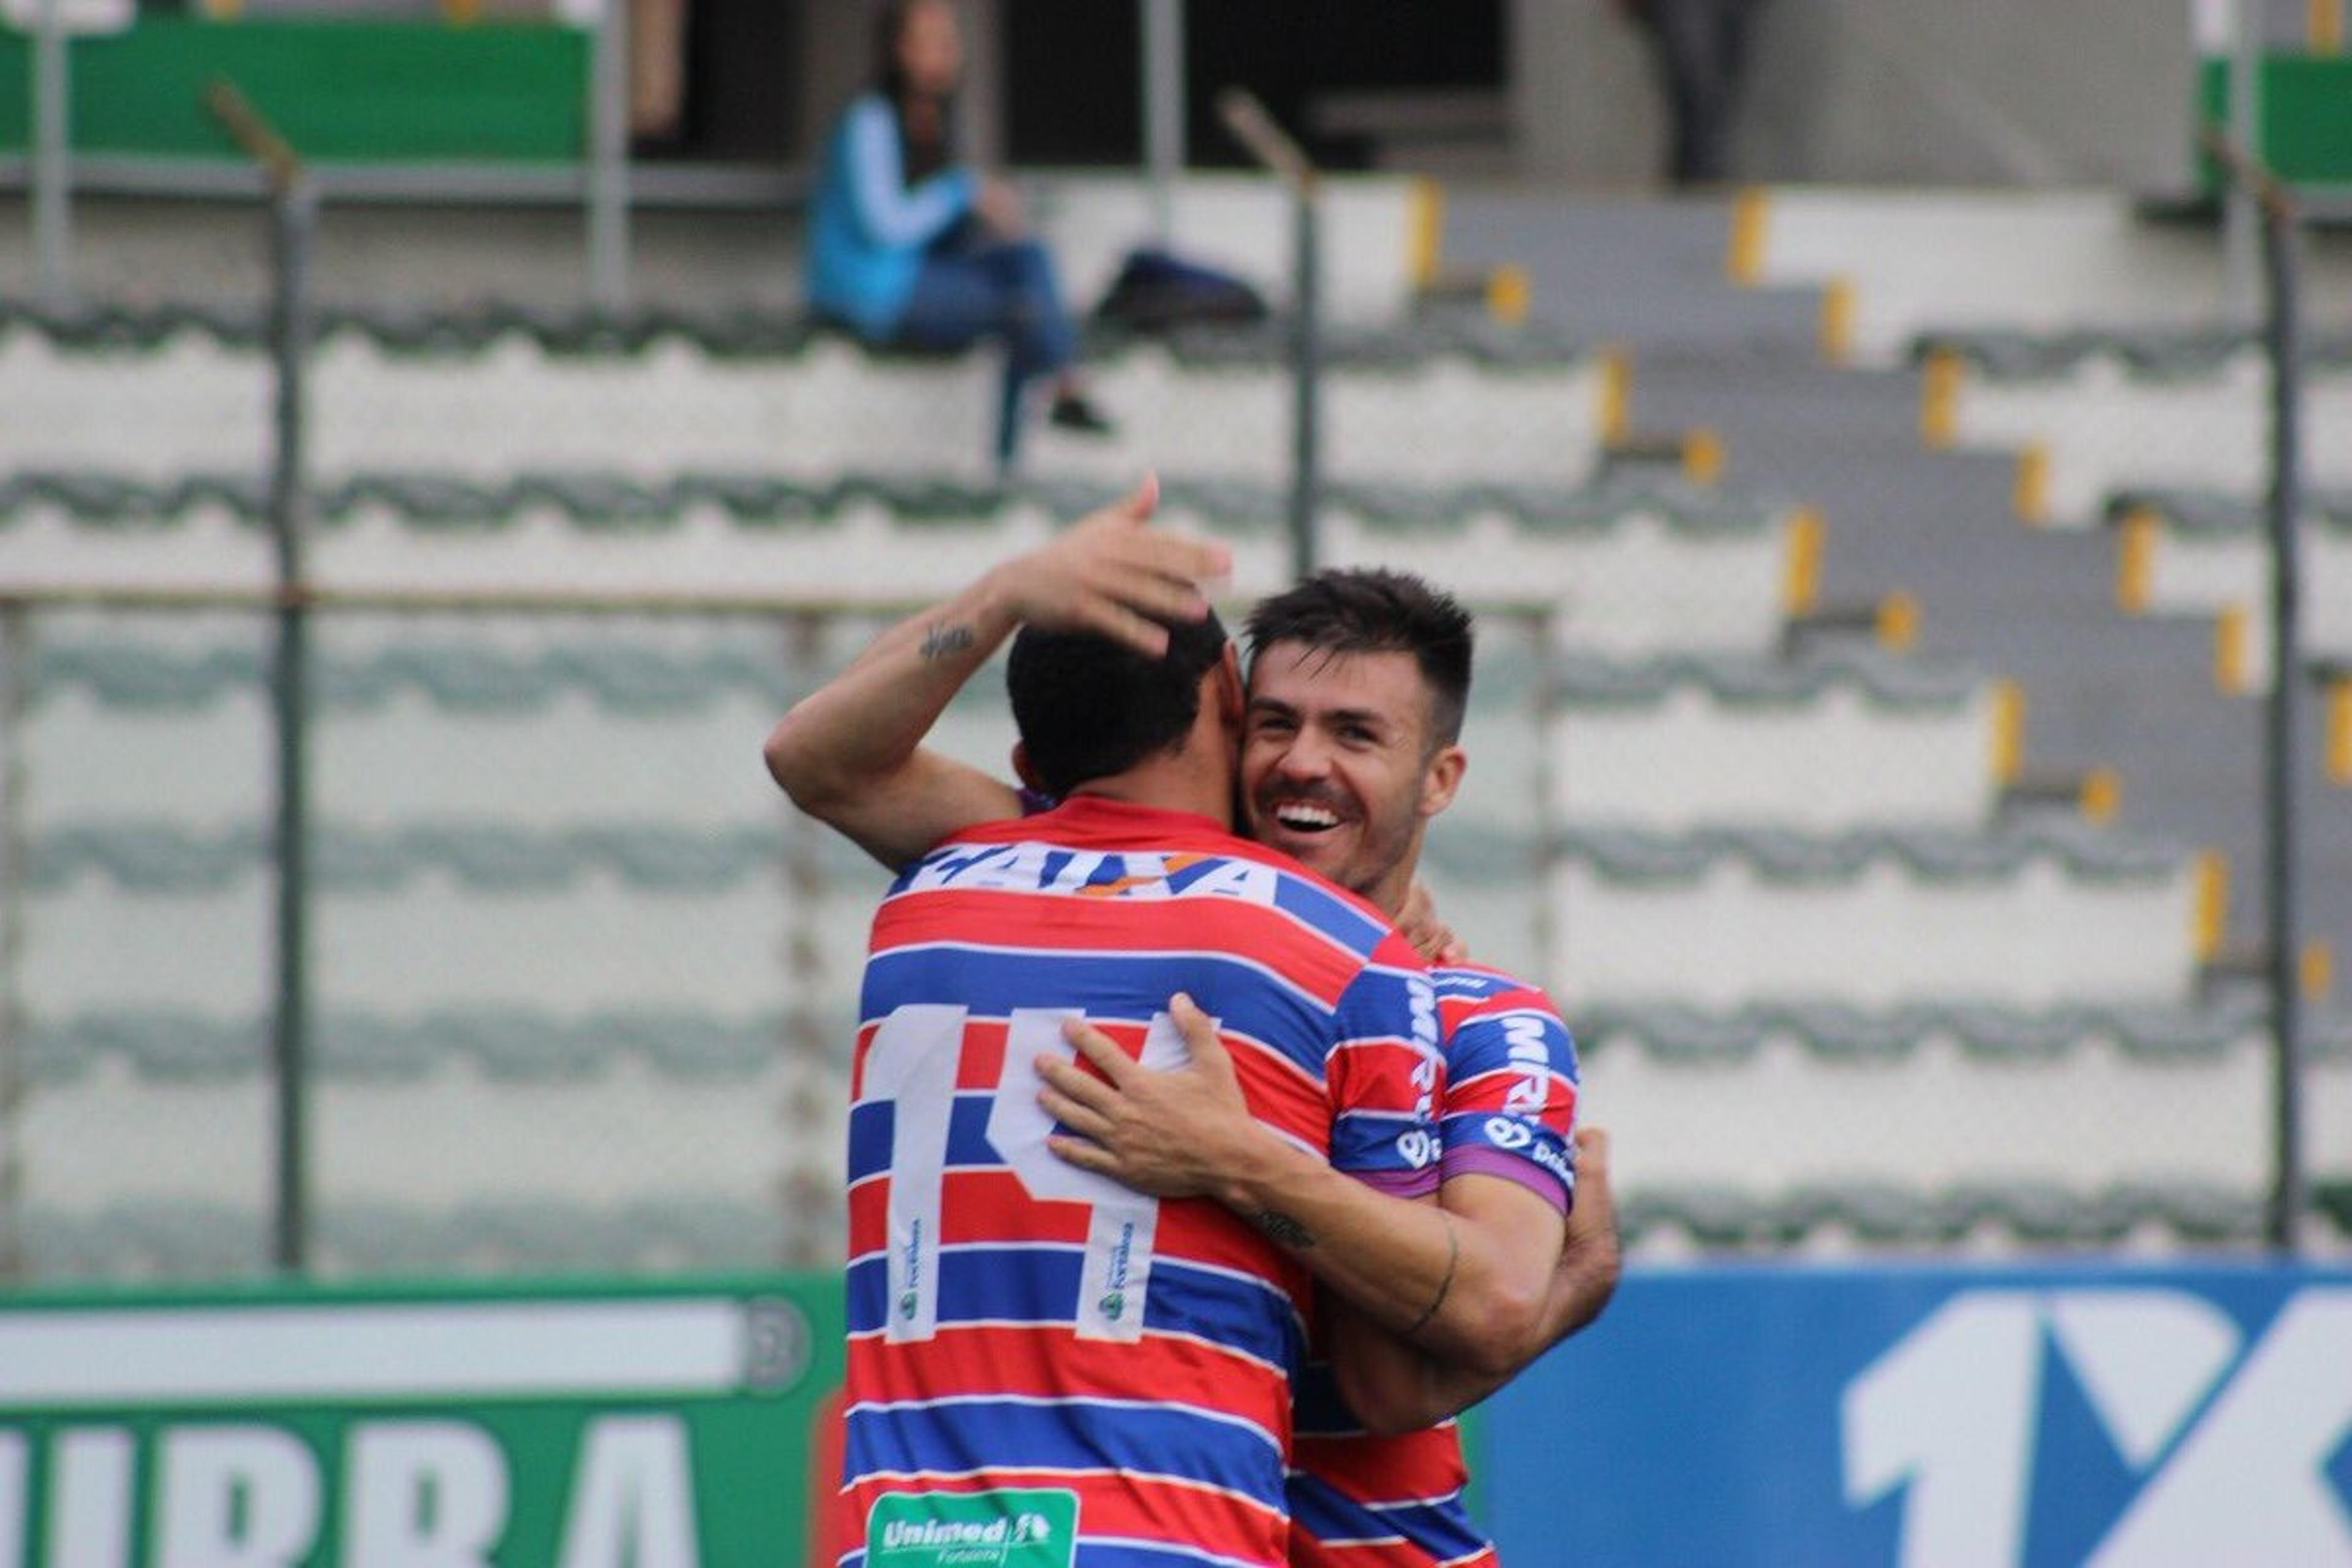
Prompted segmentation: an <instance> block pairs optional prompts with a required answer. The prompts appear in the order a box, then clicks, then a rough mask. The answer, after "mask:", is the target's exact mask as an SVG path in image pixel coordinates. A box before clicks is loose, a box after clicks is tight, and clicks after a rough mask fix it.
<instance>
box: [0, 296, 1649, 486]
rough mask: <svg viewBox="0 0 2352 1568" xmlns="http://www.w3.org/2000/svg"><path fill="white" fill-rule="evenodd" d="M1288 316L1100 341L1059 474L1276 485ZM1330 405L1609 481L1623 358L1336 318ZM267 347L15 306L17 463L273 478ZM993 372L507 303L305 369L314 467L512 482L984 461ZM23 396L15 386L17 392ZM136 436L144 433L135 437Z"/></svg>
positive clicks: (824, 338)
mask: <svg viewBox="0 0 2352 1568" xmlns="http://www.w3.org/2000/svg"><path fill="white" fill-rule="evenodd" d="M1285 354H1286V347H1285V340H1284V338H1283V335H1282V332H1281V331H1280V329H1278V328H1275V327H1268V328H1264V329H1251V328H1233V329H1221V330H1217V331H1190V332H1186V333H1183V334H1180V335H1179V336H1178V337H1177V338H1175V339H1174V340H1173V341H1172V342H1170V343H1167V344H1161V343H1160V342H1128V341H1122V340H1117V339H1110V340H1106V341H1103V342H1097V343H1096V344H1094V345H1093V346H1092V347H1091V348H1090V350H1089V359H1090V361H1091V366H1092V372H1093V377H1094V381H1095V384H1096V385H1097V388H1098V389H1099V391H1100V394H1101V396H1102V399H1103V401H1104V403H1105V404H1106V405H1108V406H1110V407H1113V408H1117V409H1118V410H1120V411H1121V418H1120V433H1119V435H1118V437H1117V438H1116V439H1111V440H1103V439H1097V438H1082V437H1067V436H1063V435H1060V434H1058V433H1056V432H1055V431H1053V430H1051V429H1046V430H1041V431H1040V432H1039V433H1038V435H1037V437H1036V440H1035V442H1034V448H1035V449H1034V451H1033V452H1031V453H1030V454H1029V457H1028V463H1027V467H1028V468H1029V470H1030V471H1032V472H1034V473H1038V474H1048V475H1061V476H1079V477H1087V478H1095V479H1113V480H1126V479H1129V478H1130V477H1131V476H1133V475H1134V474H1136V473H1138V472H1139V471H1141V470H1142V469H1144V468H1147V467H1157V468H1162V469H1165V470H1166V471H1168V472H1170V473H1189V474H1201V475H1205V476H1212V477H1216V478H1221V479H1240V480H1244V481H1251V482H1257V483H1270V482H1273V481H1275V480H1276V479H1279V478H1280V476H1282V475H1283V474H1284V473H1286V471H1287V466H1288V463H1289V458H1290V451H1291V448H1290V434H1289V428H1290V426H1289V419H1288V408H1289V400H1288V394H1287V393H1286V390H1285V388H1286V376H1285V374H1284V365H1285V363H1286V358H1285ZM1327 363H1328V367H1329V370H1328V380H1327V383H1326V389H1325V393H1324V402H1323V413H1322V418H1323V422H1324V430H1325V436H1324V440H1325V442H1326V443H1327V447H1326V449H1327V451H1328V456H1329V458H1330V459H1331V461H1332V462H1333V463H1334V465H1335V466H1336V467H1337V468H1339V471H1342V472H1345V473H1348V474H1349V475H1351V476H1354V477H1357V478H1359V479H1364V480H1387V481H1402V482H1409V483H1422V484H1429V483H1433V482H1438V481H1441V480H1444V479H1449V478H1451V477H1452V476H1454V475H1457V474H1461V473H1465V472H1468V473H1475V474H1477V475H1479V476H1480V477H1481V478H1482V479H1485V480H1486V481H1489V482H1497V483H1508V482H1517V483H1526V484H1537V485H1552V486H1573V485H1576V484H1580V483H1581V482H1582V481H1583V480H1585V479H1588V478H1590V477H1591V473H1592V471H1593V467H1594V463H1595V460H1596V458H1597V457H1598V455H1599V448H1600V444H1601V435H1602V425H1603V421H1604V418H1605V416H1606V412H1607V395H1608V384H1609V373H1608V370H1607V367H1606V365H1605V364H1604V363H1602V362H1601V361H1600V360H1599V359H1598V358H1596V357H1594V356H1591V355H1589V354H1583V353H1578V352H1576V351H1575V350H1573V349H1571V348H1570V347H1569V346H1568V345H1566V344H1564V343H1562V342H1559V341H1557V340H1553V339H1549V338H1545V337H1541V336H1534V335H1529V334H1526V333H1509V334H1505V333H1501V332H1497V331H1493V330H1491V329H1487V328H1485V327H1483V326H1482V325H1480V324H1478V323H1475V322H1469V323H1460V324H1448V323H1445V322H1444V321H1433V322H1432V323H1429V324H1426V325H1414V326H1410V327H1392V328H1391V329H1389V330H1386V331H1356V332H1353V333H1335V334H1334V336H1333V338H1332V340H1331V342H1330V343H1329V345H1328V357H1327ZM268 387H269V376H268V361H267V360H266V359H265V357H264V356H263V354H262V353H261V345H260V343H259V342H258V340H257V335H256V332H255V330H254V323H252V322H251V321H243V320H236V319H224V318H221V317H218V316H215V315H203V314H197V313H194V312H178V313H174V314H172V315H168V316H158V317H155V318H152V319H136V320H131V321H116V322H109V323H107V324H105V325H104V326H103V328H101V327H100V326H99V325H95V324H92V323H91V322H89V321H84V320H82V319H79V318H72V319H63V320H61V319H58V318H56V317H53V316H50V315H47V314H45V313H41V312H37V311H33V310H26V309H23V308H19V309H16V310H13V311H10V312H7V313H5V315H0V422H5V425H6V426H7V427H8V428H9V429H10V431H11V443H10V445H11V452H12V454H13V457H14V460H15V461H16V463H17V464H20V465H22V466H23V467H24V468H48V469H56V470H65V471H75V470H86V469H90V468H100V469H102V470H103V469H110V468H120V467H121V466H122V465H124V464H126V463H135V464H137V465H138V467H137V468H135V469H134V470H133V471H132V477H135V478H138V479H145V480H148V481H150V482H154V481H163V480H170V479H174V478H176V477H177V476H179V475H181V474H184V473H186V472H190V471H196V472H204V471H214V470H217V469H220V468H222V467H223V466H224V465H226V466H229V467H231V468H235V467H237V466H247V471H258V470H259V469H260V468H261V467H262V460H261V459H262V454H263V452H264V451H265V449H266V447H267V442H268V431H269V424H268V420H269V412H270V403H269V398H268ZM994 387H995V373H994V371H993V370H992V366H991V362H990V361H989V359H988V358H987V357H986V356H984V355H981V354H963V355H954V356H934V355H906V354H897V353H877V352H874V351H871V350H868V349H866V348H864V347H862V346H860V345H858V344H856V343H855V342H852V341H850V340H848V339H846V338H844V337H842V336H840V335H839V334H837V333H834V332H831V331H825V330H823V329H820V328H816V327H814V326H812V325H811V324H809V323H808V322H806V321H802V320H799V319H797V318H775V317H762V316H749V315H747V316H742V317H730V318H714V319H698V320H686V319H681V318H675V317H667V316H655V315H643V316H625V317H624V316H596V315H590V316H579V317H567V318H560V319H539V318H531V317H526V316H521V315H519V314H515V313H511V312H483V313H480V314H478V315H474V316H469V317H463V318H426V319H424V320H419V321H388V320H383V319H380V318H376V317H358V316H344V317H333V316H330V317H329V318H328V319H327V320H326V321H324V322H323V323H322V325H321V328H320V347H319V350H318V353H317V356H316V361H315V363H314V364H313V366H312V368H311V370H310V379H309V391H310V398H311V406H312V408H313V410H314V416H313V417H314V425H313V428H312V431H311V436H310V441H311V448H310V449H311V454H312V460H313V463H314V465H315V471H316V473H317V474H318V475H319V476H320V478H321V479H325V480H327V481H328V482H330V483H332V482H337V481H341V480H343V479H350V478H352V477H353V476H357V475H362V474H370V473H382V472H386V471H390V472H418V473H428V474H436V475H446V476H449V477H452V478H456V479H461V480H465V481H469V482H473V483H487V484H491V485H496V484H498V483H499V482H500V481H502V480H504V479H506V478H507V477H509V476H510V475H512V474H515V473H518V472H521V473H530V472H553V473H563V472H566V471H572V470H581V469H587V470H591V471H595V470H614V469H617V470H618V472H619V473H620V474H622V475H624V476H625V478H626V479H630V480H635V481H636V482H639V483H651V484H658V483H660V482H662V481H664V480H666V479H669V478H671V477H673V476H676V475H678V474H682V473H688V472H696V471H708V472H716V473H721V474H771V473H782V474H784V475H788V476H790V477H792V478H794V479H801V480H803V481H824V480H826V479H831V478H832V477H834V476H837V475H843V474H851V473H858V472H869V473H898V472H907V471H914V472H940V471H945V472H946V473H948V474H950V475H952V476H953V477H955V478H958V479H962V480H964V481H966V482H971V481H977V480H982V479H986V478H988V477H989V474H990V469H991V464H992V456H991V440H990V432H991V430H992V427H993V422H994V419H995V406H996V400H995V392H994ZM12 389H13V390H12ZM126 427H129V428H136V429H138V430H139V431H140V432H141V438H140V439H139V440H138V441H137V442H136V443H132V444H129V445H127V446H126V444H125V443H124V442H123V441H122V440H121V432H122V431H123V429H125V428H126Z"/></svg>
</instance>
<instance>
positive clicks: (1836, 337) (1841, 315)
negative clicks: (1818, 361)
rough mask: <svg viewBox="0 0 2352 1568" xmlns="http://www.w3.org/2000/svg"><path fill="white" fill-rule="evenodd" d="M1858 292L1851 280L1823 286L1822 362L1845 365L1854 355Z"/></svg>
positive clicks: (1834, 280) (1837, 279)
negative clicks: (1855, 302) (1856, 298)
mask: <svg viewBox="0 0 2352 1568" xmlns="http://www.w3.org/2000/svg"><path fill="white" fill-rule="evenodd" d="M1854 309H1855V306H1854V289H1853V279H1851V278H1832V279H1830V280H1829V281H1828V282H1827V283H1825V284H1823V285H1822V329H1821V331H1822V342H1821V348H1822V359H1824V360H1826V361H1828V362H1829V363H1831V364H1843V363H1845V362H1846V361H1847V359H1848V358H1850V357H1851V356H1852V355H1853V317H1854Z"/></svg>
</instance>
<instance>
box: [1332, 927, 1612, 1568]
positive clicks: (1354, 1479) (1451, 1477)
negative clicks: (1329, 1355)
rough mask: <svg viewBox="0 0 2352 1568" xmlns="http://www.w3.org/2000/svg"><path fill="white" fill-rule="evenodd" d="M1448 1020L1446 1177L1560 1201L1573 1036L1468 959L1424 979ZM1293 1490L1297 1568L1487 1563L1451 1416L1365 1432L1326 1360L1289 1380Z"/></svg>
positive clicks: (1552, 1015) (1526, 995)
mask: <svg viewBox="0 0 2352 1568" xmlns="http://www.w3.org/2000/svg"><path fill="white" fill-rule="evenodd" d="M1432 978H1433V981H1434V982H1435V984H1436V986H1437V1005H1438V1011H1439V1014H1440V1016H1441V1017H1442V1018H1443V1019H1444V1024H1445V1029H1446V1033H1445V1092H1444V1102H1443V1104H1444V1110H1443V1113H1442V1114H1443V1119H1442V1122H1441V1125H1442V1127H1443V1130H1444V1145H1445V1152H1444V1173H1445V1176H1446V1179H1447V1180H1449V1181H1450V1180H1452V1179H1453V1178H1454V1177H1455V1176H1461V1175H1482V1176H1499V1177H1502V1178H1503V1179H1505V1180H1507V1181H1514V1182H1517V1183H1519V1184H1521V1185H1523V1186H1526V1187H1528V1188H1529V1189H1531V1190H1532V1191H1534V1192H1536V1193H1538V1194H1541V1195H1542V1196H1543V1197H1545V1198H1546V1199H1548V1200H1549V1202H1551V1203H1552V1204H1553V1205H1556V1206H1558V1207H1559V1208H1560V1209H1561V1210H1562V1211H1563V1212H1565V1211H1566V1209H1567V1206H1568V1204H1569V1202H1570V1197H1571V1195H1572V1194H1573V1192H1574V1189H1575V1184H1576V1171H1575V1165H1574V1151H1575V1137H1576V1096H1577V1066H1576V1047H1575V1044H1574V1042H1573V1041H1571V1040H1570V1037H1569V1033H1568V1026H1566V1025H1565V1024H1563V1023H1561V1022H1560V1019H1559V1010H1558V1009H1557V1008H1555V1007H1554V1006H1553V1005H1552V1003H1551V998H1550V997H1549V996H1547V995H1545V994H1544V993H1543V992H1542V991H1541V990H1540V989H1538V987H1536V986H1533V985H1528V984H1524V983H1522V982H1520V981H1517V980H1514V979H1512V978H1511V977H1510V976H1509V975H1507V974H1503V973H1499V972H1497V971H1495V970H1491V969H1485V968H1481V967H1477V966H1475V965H1467V964H1465V965H1458V966H1454V967H1449V968H1444V969H1440V970H1438V971H1436V972H1435V973H1434V974H1433V976H1432ZM1291 1463H1292V1467H1293V1470H1292V1475H1291V1484H1290V1501H1291V1511H1292V1524H1291V1555H1290V1560H1291V1563H1293V1565H1294V1568H1373V1565H1375V1564H1379V1565H1381V1568H1430V1565H1433V1564H1445V1565H1447V1568H1492V1565H1493V1563H1495V1549H1494V1547H1493V1546H1492V1545H1491V1544H1490V1543H1489V1542H1487V1540H1486V1536H1485V1535H1484V1534H1483V1533H1482V1532H1481V1531H1479V1529H1478V1527H1477V1526H1476V1525H1475V1523H1473V1522H1472V1521H1471V1519H1470V1513H1469V1510H1468V1509H1467V1508H1466V1507H1465V1506H1464V1503H1463V1498H1462V1489H1463V1487H1464V1486H1465V1484H1466V1482H1467V1481H1468V1479H1469V1472H1468V1470H1467V1469H1466V1468H1465V1466H1464V1464H1463V1460H1462V1438H1461V1434H1460V1432H1459V1430H1458V1429H1457V1427H1456V1425H1455V1424H1454V1422H1452V1421H1445V1422H1441V1423H1440V1424H1439V1425H1437V1426H1431V1427H1427V1428H1424V1429H1423V1430H1422V1431H1419V1432H1408V1433H1404V1434H1402V1435H1401V1436H1394V1437H1374V1436H1369V1435H1368V1434H1366V1433H1364V1432H1363V1431H1362V1430H1361V1429H1360V1428H1359V1426H1357V1424H1356V1421H1355V1418H1354V1417H1353V1416H1352V1415H1349V1413H1348V1411H1347V1408H1346V1406H1345V1405H1343V1404H1342V1403H1341V1402H1340V1400H1339V1395H1338V1390H1337V1388H1336V1386H1335V1385H1334V1384H1332V1382H1331V1379H1330V1376H1329V1369H1328V1367H1325V1366H1323V1365H1321V1364H1320V1363H1314V1364H1310V1366H1309V1367H1308V1368H1307V1372H1306V1373H1305V1374H1304V1375H1303V1376H1302V1378H1301V1380H1300V1384H1299V1392H1298V1403H1297V1444H1296V1449H1295V1452H1294V1455H1293V1458H1292V1461H1291Z"/></svg>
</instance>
